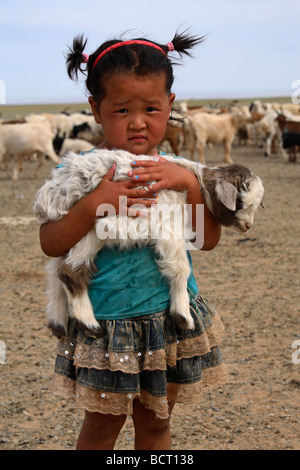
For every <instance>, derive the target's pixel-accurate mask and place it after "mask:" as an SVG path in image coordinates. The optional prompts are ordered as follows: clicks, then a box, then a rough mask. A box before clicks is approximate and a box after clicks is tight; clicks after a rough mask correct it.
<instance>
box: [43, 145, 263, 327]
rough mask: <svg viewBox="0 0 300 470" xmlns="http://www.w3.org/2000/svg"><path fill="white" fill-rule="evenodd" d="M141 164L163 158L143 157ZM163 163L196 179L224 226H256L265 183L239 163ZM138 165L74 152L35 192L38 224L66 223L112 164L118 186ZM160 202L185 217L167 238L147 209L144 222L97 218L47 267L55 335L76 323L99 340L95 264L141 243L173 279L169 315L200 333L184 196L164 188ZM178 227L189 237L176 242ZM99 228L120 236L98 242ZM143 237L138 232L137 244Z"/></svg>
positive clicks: (125, 158) (123, 157) (123, 155)
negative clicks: (193, 311) (92, 283)
mask: <svg viewBox="0 0 300 470" xmlns="http://www.w3.org/2000/svg"><path fill="white" fill-rule="evenodd" d="M138 158H139V160H155V159H157V158H156V157H153V156H151V157H150V156H141V155H139V157H138ZM164 158H166V159H167V160H169V161H172V162H174V163H176V164H178V165H181V166H183V167H185V168H187V169H189V170H190V171H192V172H193V173H194V174H195V175H196V176H197V178H198V180H199V183H200V186H201V189H202V192H203V196H204V198H205V201H206V205H207V207H208V208H209V209H210V211H211V212H212V213H213V214H214V216H215V218H216V219H217V220H218V221H219V222H220V224H221V225H224V226H227V227H232V228H234V229H236V230H239V231H243V232H246V231H247V230H248V229H249V228H250V226H251V225H252V224H253V221H254V213H255V211H256V209H257V208H258V206H259V205H260V204H261V202H262V197H263V192H264V189H263V185H262V182H261V180H260V178H259V177H258V176H256V175H254V174H253V173H252V172H251V170H249V169H248V168H246V167H244V166H242V165H237V164H233V165H228V166H225V167H214V168H209V167H207V166H205V165H203V164H202V163H199V162H192V161H190V160H186V159H184V158H176V157H172V156H165V157H164ZM135 159H136V156H135V155H132V154H130V153H128V152H126V151H121V150H120V151H118V150H113V151H109V150H105V149H103V150H99V149H95V150H93V151H91V152H88V153H86V154H85V155H82V154H79V155H78V154H75V153H73V152H70V153H68V154H67V155H66V156H65V157H64V158H63V160H62V166H61V167H59V168H56V169H54V170H53V172H52V179H51V180H49V181H46V183H45V184H44V186H42V187H41V189H40V190H39V191H38V193H37V196H36V201H35V204H34V213H35V215H36V217H37V219H38V220H39V222H40V223H45V222H48V221H51V220H52V221H53V220H59V219H60V218H62V217H63V216H64V215H66V214H67V213H68V211H69V209H70V208H71V207H72V206H73V205H74V204H75V203H76V202H77V201H78V200H79V199H81V198H82V197H84V196H85V195H87V194H88V193H90V192H91V191H93V190H94V189H95V188H96V187H97V186H98V184H99V183H100V181H101V179H102V177H103V176H104V175H105V174H106V173H107V171H108V170H109V169H110V168H111V166H112V164H113V163H116V165H117V167H116V172H115V175H114V180H123V179H127V178H128V176H127V175H128V171H130V170H132V166H131V163H132V161H134V160H135ZM156 201H157V204H156V205H155V208H159V207H160V206H161V205H162V204H163V205H164V204H167V205H168V206H172V207H177V208H179V211H180V214H178V213H177V214H176V213H174V218H173V220H174V222H175V225H171V224H170V229H169V233H168V236H167V237H166V236H165V232H164V237H163V238H159V235H158V236H157V237H156V236H155V237H153V225H152V226H151V217H153V207H151V208H145V207H144V211H148V214H149V216H148V217H145V218H141V217H138V218H134V217H129V218H128V216H127V215H108V216H106V217H100V218H98V219H96V220H95V225H94V227H93V228H92V229H91V230H90V231H89V232H88V233H87V235H85V236H84V237H83V238H82V239H81V240H80V241H79V242H78V243H77V244H76V245H75V246H74V247H72V248H71V249H70V250H69V252H68V253H67V254H66V255H64V256H61V257H58V258H53V259H51V260H50V262H49V263H48V265H47V273H48V295H49V303H48V307H47V317H48V320H49V326H50V327H51V328H52V330H53V332H54V333H55V334H57V335H59V336H61V335H64V334H66V332H67V325H68V317H73V318H76V319H77V320H78V324H79V325H81V326H82V327H84V328H85V329H86V330H89V331H92V332H94V333H98V334H101V329H100V327H99V323H98V322H97V320H96V319H95V317H94V313H93V309H92V306H91V303H90V300H89V296H88V283H89V280H90V279H91V276H92V275H93V273H94V269H95V266H94V264H93V261H94V259H95V257H96V255H97V253H98V252H99V250H101V249H102V248H103V247H104V246H106V247H107V246H110V247H113V246H119V247H120V248H129V247H132V246H134V245H136V244H137V243H138V244H139V245H140V246H141V245H143V246H144V245H152V246H153V248H154V250H155V252H156V254H157V255H158V256H157V257H158V259H157V264H158V267H159V269H160V271H161V273H162V275H163V276H165V278H166V279H167V280H168V283H169V288H170V306H169V312H170V314H171V315H173V317H174V319H175V320H176V322H177V324H178V326H180V327H181V328H191V329H192V328H194V322H193V319H192V317H191V315H190V309H189V295H188V290H187V280H188V277H189V275H190V264H189V261H188V257H187V251H186V250H187V245H186V240H185V238H190V232H189V231H184V232H183V231H182V221H185V222H184V224H185V227H186V226H187V224H186V220H187V218H188V215H187V212H186V204H185V202H186V192H185V191H183V192H177V191H172V190H166V189H163V190H160V191H158V196H157V198H156ZM129 220H130V222H128V221H129ZM177 221H179V222H178V223H179V224H180V227H179V232H177V233H181V234H182V233H184V234H185V237H183V236H181V237H178V238H177V236H176V233H175V232H176V223H177ZM160 222H161V218H160V219H159V218H158V219H157V220H155V227H156V233H157V234H160V233H161V231H160V229H161V228H163V229H165V227H159V224H160ZM150 226H151V227H150ZM149 228H150V230H149ZM99 230H100V231H101V233H113V234H115V236H114V237H113V239H110V238H105V239H100V238H99V237H98V236H97V234H99ZM130 230H131V233H130ZM137 233H138V234H140V238H139V239H137ZM143 234H146V236H145V235H143ZM149 235H151V237H150V236H149ZM101 238H103V237H101Z"/></svg>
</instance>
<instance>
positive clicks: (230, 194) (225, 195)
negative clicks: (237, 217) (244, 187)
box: [216, 180, 238, 211]
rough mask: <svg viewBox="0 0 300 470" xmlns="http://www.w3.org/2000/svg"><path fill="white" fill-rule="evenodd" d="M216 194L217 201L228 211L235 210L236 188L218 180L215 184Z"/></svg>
mask: <svg viewBox="0 0 300 470" xmlns="http://www.w3.org/2000/svg"><path fill="white" fill-rule="evenodd" d="M216 194H217V196H218V199H219V200H220V201H221V202H222V204H224V206H225V207H227V209H229V210H230V211H235V210H236V199H237V194H238V191H237V188H236V187H235V186H234V185H233V184H231V183H229V182H228V181H225V180H220V181H218V182H217V184H216Z"/></svg>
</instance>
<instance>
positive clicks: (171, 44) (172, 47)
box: [167, 41, 174, 52]
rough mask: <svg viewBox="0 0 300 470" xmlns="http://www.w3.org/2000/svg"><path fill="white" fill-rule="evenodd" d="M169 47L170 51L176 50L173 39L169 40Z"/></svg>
mask: <svg viewBox="0 0 300 470" xmlns="http://www.w3.org/2000/svg"><path fill="white" fill-rule="evenodd" d="M167 48H168V49H169V51H170V52H172V51H174V44H173V43H172V42H171V41H170V42H168V44H167Z"/></svg>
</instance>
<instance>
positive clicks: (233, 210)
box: [203, 164, 264, 232]
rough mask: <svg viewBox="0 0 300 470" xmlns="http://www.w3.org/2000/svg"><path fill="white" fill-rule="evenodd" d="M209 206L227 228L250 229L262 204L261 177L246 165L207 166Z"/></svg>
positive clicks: (205, 173) (205, 182)
mask: <svg viewBox="0 0 300 470" xmlns="http://www.w3.org/2000/svg"><path fill="white" fill-rule="evenodd" d="M203 185H204V189H205V192H206V196H208V197H207V205H208V207H209V209H210V210H211V211H212V213H213V214H214V215H215V217H216V219H217V220H218V221H219V222H220V223H221V224H222V225H225V226H227V227H232V228H234V229H235V230H237V231H241V232H247V231H248V230H249V229H250V228H251V227H252V225H253V223H254V214H255V211H256V210H257V208H258V207H259V205H262V198H263V194H264V187H263V184H262V181H261V179H260V178H259V177H258V176H256V175H254V174H253V173H252V171H251V170H249V169H248V168H246V167H244V166H243V165H237V164H233V165H228V166H226V167H219V168H207V169H206V170H205V171H204V174H203Z"/></svg>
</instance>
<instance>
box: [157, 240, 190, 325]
mask: <svg viewBox="0 0 300 470" xmlns="http://www.w3.org/2000/svg"><path fill="white" fill-rule="evenodd" d="M156 251H157V253H158V254H159V256H160V259H159V260H158V261H157V264H158V266H159V268H160V271H161V273H162V275H163V276H164V277H165V278H166V279H167V280H168V281H169V285H170V314H171V315H172V316H173V318H174V319H175V322H176V324H177V325H178V326H179V327H180V328H182V329H193V328H194V327H195V325H194V320H193V318H192V316H191V314H190V306H189V294H188V290H187V280H188V277H189V275H190V272H191V269H190V265H189V261H188V258H187V254H186V247H185V240H172V239H168V240H157V241H156Z"/></svg>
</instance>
